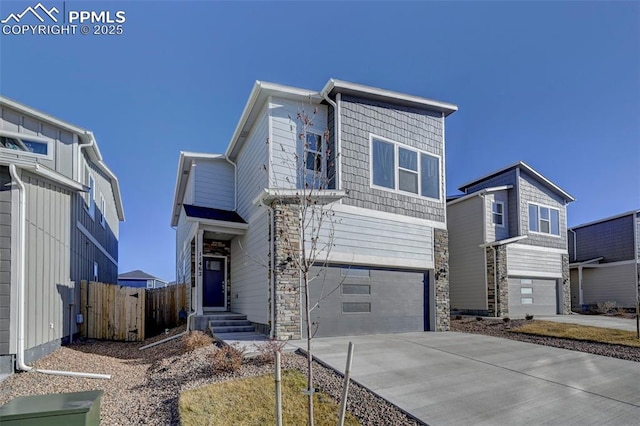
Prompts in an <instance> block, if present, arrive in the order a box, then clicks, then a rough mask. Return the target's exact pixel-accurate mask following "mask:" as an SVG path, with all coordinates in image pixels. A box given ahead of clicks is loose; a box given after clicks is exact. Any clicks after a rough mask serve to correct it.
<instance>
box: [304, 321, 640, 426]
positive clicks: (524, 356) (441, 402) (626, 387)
mask: <svg viewBox="0 0 640 426" xmlns="http://www.w3.org/2000/svg"><path fill="white" fill-rule="evenodd" d="M349 341H352V342H353V343H354V344H355V349H354V359H353V366H352V378H353V379H354V380H355V381H357V382H359V383H360V384H362V385H364V386H366V387H367V388H369V389H371V390H372V391H374V392H376V393H377V394H379V395H381V396H382V397H384V398H386V399H387V400H389V401H391V402H393V403H394V404H396V405H397V406H399V407H401V408H402V409H404V410H405V411H407V412H409V413H411V414H412V415H413V416H415V417H417V418H419V419H421V420H422V421H424V422H425V423H427V424H429V425H463V424H473V425H492V426H493V425H524V424H528V425H581V426H584V425H602V424H607V425H637V424H638V421H639V420H638V419H640V363H636V362H632V361H624V360H619V359H615V358H607V357H602V356H598V355H591V354H586V353H581V352H574V351H569V350H564V349H557V348H551V347H546V346H541V345H535V344H530V343H522V342H516V341H512V340H507V339H499V338H494V337H489V336H481V335H472V334H464V333H454V332H447V333H405V334H387V335H373V336H351V337H332V338H318V339H314V344H313V348H314V355H315V356H316V357H318V358H319V359H320V360H322V361H323V362H325V363H327V364H329V365H330V366H332V367H333V368H336V369H337V370H340V371H342V372H344V367H345V360H346V353H347V345H348V342H349ZM299 342H300V345H301V346H303V343H304V342H302V341H299Z"/></svg>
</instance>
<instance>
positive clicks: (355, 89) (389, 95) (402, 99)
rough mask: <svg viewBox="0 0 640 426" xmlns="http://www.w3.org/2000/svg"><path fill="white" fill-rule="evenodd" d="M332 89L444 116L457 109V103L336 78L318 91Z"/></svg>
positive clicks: (324, 92) (325, 92) (326, 94)
mask: <svg viewBox="0 0 640 426" xmlns="http://www.w3.org/2000/svg"><path fill="white" fill-rule="evenodd" d="M334 90H335V91H336V92H340V93H345V94H350V93H351V94H360V95H365V96H366V97H367V98H372V99H376V100H382V101H392V102H395V103H400V104H403V105H407V106H411V107H419V108H423V109H428V110H435V111H439V112H441V113H443V114H444V116H445V117H447V116H449V115H451V114H453V113H454V112H456V111H457V110H458V106H457V105H454V104H451V103H448V102H442V101H436V100H433V99H428V98H423V97H421V96H414V95H409V94H406V93H401V92H394V91H392V90H386V89H380V88H377V87H371V86H365V85H362V84H357V83H350V82H348V81H342V80H337V79H334V78H332V79H329V81H328V82H327V84H325V86H324V88H323V89H322V90H321V91H320V94H321V95H323V96H329V95H330V94H331V93H332V92H333V91H334Z"/></svg>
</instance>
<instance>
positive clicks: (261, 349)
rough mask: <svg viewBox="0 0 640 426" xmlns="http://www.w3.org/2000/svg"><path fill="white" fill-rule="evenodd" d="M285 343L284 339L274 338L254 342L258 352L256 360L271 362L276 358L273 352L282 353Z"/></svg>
mask: <svg viewBox="0 0 640 426" xmlns="http://www.w3.org/2000/svg"><path fill="white" fill-rule="evenodd" d="M286 344H287V341H286V340H276V339H269V340H266V341H264V342H262V343H257V344H254V346H255V347H256V351H257V352H258V356H257V357H256V358H257V360H258V362H261V363H265V364H272V363H273V362H275V359H276V356H275V353H276V352H280V353H282V350H283V349H284V347H285V345H286Z"/></svg>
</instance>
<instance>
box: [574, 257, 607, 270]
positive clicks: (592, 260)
mask: <svg viewBox="0 0 640 426" xmlns="http://www.w3.org/2000/svg"><path fill="white" fill-rule="evenodd" d="M602 259H604V257H596V258H595V259H589V260H585V261H583V262H575V263H570V264H569V268H577V267H579V266H584V265H588V264H589V263H596V262H600V261H601V260H602Z"/></svg>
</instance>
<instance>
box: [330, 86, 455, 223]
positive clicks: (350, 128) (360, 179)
mask: <svg viewBox="0 0 640 426" xmlns="http://www.w3.org/2000/svg"><path fill="white" fill-rule="evenodd" d="M341 114H342V117H341V126H342V134H341V149H342V154H341V162H342V163H341V164H342V189H344V190H346V191H348V193H349V196H348V197H347V198H345V199H344V201H343V202H344V203H345V204H349V205H353V206H357V207H363V208H366V209H371V210H381V211H385V212H389V213H397V214H401V215H405V216H413V217H417V218H421V219H429V220H433V221H437V222H444V221H445V203H444V202H443V201H434V200H429V199H426V198H422V197H418V196H416V197H412V196H408V195H404V194H398V193H394V192H390V191H384V190H380V189H376V188H372V187H371V182H370V170H371V167H370V161H371V160H370V153H369V150H370V149H369V144H370V142H369V137H370V135H371V134H375V135H376V136H381V137H384V138H388V139H390V140H392V141H395V142H397V143H400V144H404V145H407V146H409V147H413V148H417V149H420V150H422V151H425V152H427V153H430V154H435V155H437V156H439V157H440V158H441V164H440V168H441V175H440V196H441V198H442V199H443V200H444V193H445V188H444V183H445V182H444V176H445V165H444V164H443V161H442V159H443V158H444V128H443V121H442V117H441V114H440V113H432V112H428V111H424V110H417V109H411V108H403V107H399V106H395V105H392V104H385V103H378V102H373V101H369V100H366V99H360V98H353V97H349V96H344V97H343V98H342V102H341Z"/></svg>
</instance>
